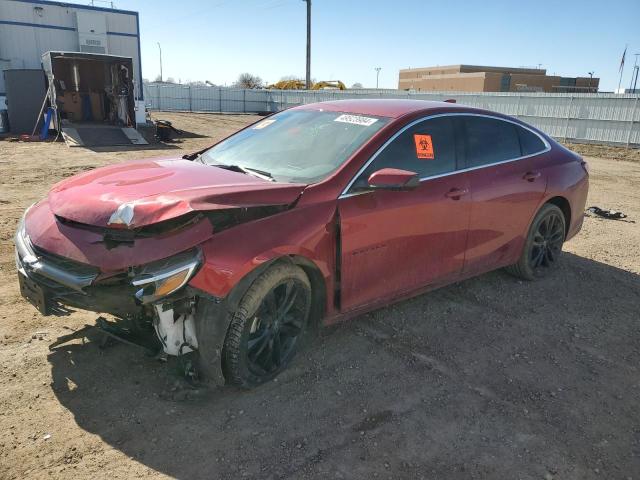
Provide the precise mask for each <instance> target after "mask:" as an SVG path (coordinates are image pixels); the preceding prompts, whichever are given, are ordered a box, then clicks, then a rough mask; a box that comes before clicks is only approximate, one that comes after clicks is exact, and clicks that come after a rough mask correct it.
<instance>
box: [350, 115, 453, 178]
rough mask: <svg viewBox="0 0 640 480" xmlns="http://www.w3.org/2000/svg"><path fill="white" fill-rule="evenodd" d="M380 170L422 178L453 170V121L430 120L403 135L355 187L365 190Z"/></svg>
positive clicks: (367, 169) (385, 151) (383, 153)
mask: <svg viewBox="0 0 640 480" xmlns="http://www.w3.org/2000/svg"><path fill="white" fill-rule="evenodd" d="M381 168H399V169H401V170H408V171H410V172H415V173H417V174H418V176H419V177H420V178H424V177H430V176H433V175H440V174H443V173H449V172H452V171H454V170H455V169H456V146H455V137H454V133H453V121H452V120H451V118H450V117H437V118H433V119H428V120H425V121H423V122H420V123H418V124H416V125H414V126H413V127H411V128H409V129H407V130H406V131H404V132H403V133H401V134H400V135H399V136H398V137H397V138H396V139H394V140H393V141H392V142H391V143H390V144H389V145H387V146H386V147H385V148H384V150H382V151H381V152H380V154H379V155H378V156H377V157H376V158H375V160H374V161H373V162H371V163H370V164H369V166H368V167H367V168H366V170H365V171H364V172H363V173H362V174H361V175H360V177H359V178H358V180H357V181H356V182H355V184H354V185H353V187H354V188H363V187H366V186H367V184H368V179H369V176H370V175H371V174H372V173H373V172H375V171H377V170H380V169H381Z"/></svg>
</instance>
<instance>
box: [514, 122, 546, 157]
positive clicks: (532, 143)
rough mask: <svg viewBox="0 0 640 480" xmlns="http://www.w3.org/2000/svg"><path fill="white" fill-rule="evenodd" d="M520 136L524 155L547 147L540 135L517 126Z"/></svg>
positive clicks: (538, 151)
mask: <svg viewBox="0 0 640 480" xmlns="http://www.w3.org/2000/svg"><path fill="white" fill-rule="evenodd" d="M516 129H517V130H518V135H519V136H520V147H521V149H522V155H533V154H535V153H540V152H542V151H543V150H545V149H546V148H547V146H546V145H545V144H544V142H543V141H542V140H541V139H540V137H539V136H538V135H536V134H535V133H533V132H531V131H529V130H527V129H526V128H521V127H516Z"/></svg>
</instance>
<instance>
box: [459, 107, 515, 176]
mask: <svg viewBox="0 0 640 480" xmlns="http://www.w3.org/2000/svg"><path fill="white" fill-rule="evenodd" d="M463 121H464V126H465V142H466V153H467V167H479V166H482V165H487V164H490V163H496V162H503V161H505V160H511V159H514V158H518V157H521V156H522V154H521V153H520V139H519V138H518V132H517V130H516V128H517V127H516V126H515V125H514V124H513V123H510V122H504V121H502V120H498V119H495V118H487V117H471V116H469V117H464V120H463Z"/></svg>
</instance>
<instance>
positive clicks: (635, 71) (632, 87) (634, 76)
mask: <svg viewBox="0 0 640 480" xmlns="http://www.w3.org/2000/svg"><path fill="white" fill-rule="evenodd" d="M634 55H635V56H636V61H635V62H633V70H631V83H630V84H629V90H631V93H635V89H636V84H637V82H638V55H640V53H634ZM634 79H635V80H634Z"/></svg>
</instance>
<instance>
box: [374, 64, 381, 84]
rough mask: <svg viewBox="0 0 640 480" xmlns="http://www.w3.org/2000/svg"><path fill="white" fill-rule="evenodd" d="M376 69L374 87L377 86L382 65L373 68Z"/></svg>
mask: <svg viewBox="0 0 640 480" xmlns="http://www.w3.org/2000/svg"><path fill="white" fill-rule="evenodd" d="M374 70H375V71H376V89H377V88H378V78H379V77H380V70H382V67H376V68H375V69H374Z"/></svg>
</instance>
